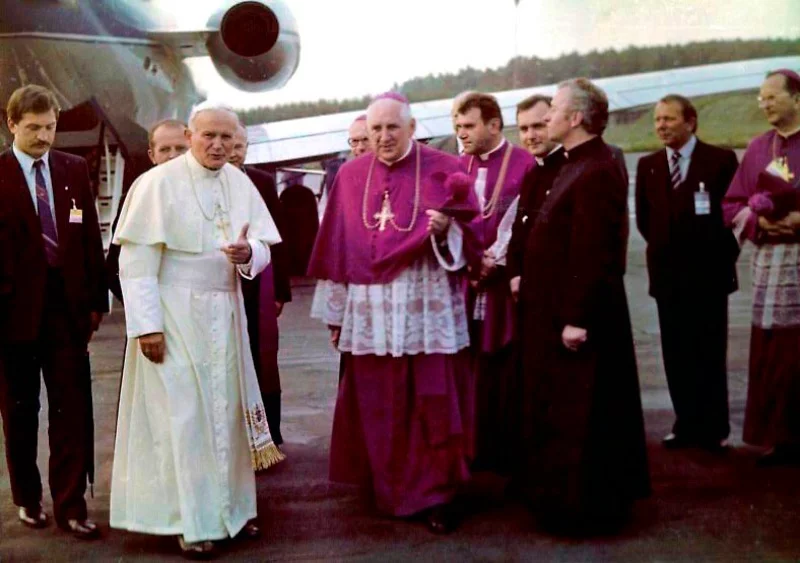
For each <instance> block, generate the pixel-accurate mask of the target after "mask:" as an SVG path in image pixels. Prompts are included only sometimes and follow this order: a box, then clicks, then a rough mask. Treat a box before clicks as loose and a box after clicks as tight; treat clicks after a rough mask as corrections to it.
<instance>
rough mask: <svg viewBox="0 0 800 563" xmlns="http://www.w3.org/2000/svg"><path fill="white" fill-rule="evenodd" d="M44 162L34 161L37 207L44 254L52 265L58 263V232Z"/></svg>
mask: <svg viewBox="0 0 800 563" xmlns="http://www.w3.org/2000/svg"><path fill="white" fill-rule="evenodd" d="M43 167H44V162H42V161H41V160H37V161H35V162H34V163H33V169H34V170H35V171H36V208H37V209H38V212H39V222H40V223H41V224H42V241H43V242H44V254H45V257H46V258H47V263H48V264H49V265H50V266H55V265H57V264H58V232H57V231H56V223H55V221H54V220H53V211H52V209H51V208H50V195H49V194H48V193H47V184H46V183H45V181H44V174H43V173H42V168H43Z"/></svg>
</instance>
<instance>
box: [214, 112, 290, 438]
mask: <svg viewBox="0 0 800 563" xmlns="http://www.w3.org/2000/svg"><path fill="white" fill-rule="evenodd" d="M246 155H247V129H245V128H244V127H243V126H240V127H239V129H238V131H237V134H236V139H235V142H234V144H233V152H232V153H231V156H230V158H229V159H228V160H229V162H230V163H231V164H233V165H234V166H238V167H239V168H241V169H242V170H243V171H244V172H245V173H246V174H247V176H248V177H249V178H250V180H251V181H252V182H253V184H255V186H256V189H258V193H260V194H261V197H262V198H263V199H264V203H266V204H267V209H269V213H270V215H272V219H273V220H274V221H275V226H276V227H278V232H279V233H280V234H281V238H283V239H284V240H286V239H285V232H286V229H285V227H284V220H283V212H282V211H281V201H280V199H279V198H278V190H277V187H276V186H275V180H273V179H272V176H270V175H269V174H268V173H267V172H264V171H263V170H259V169H257V168H253V167H252V166H245V165H244V160H245V157H246ZM270 250H271V253H272V262H271V263H270V265H269V266H267V269H266V270H264V271H263V272H262V273H261V274H259V275H258V276H257V277H256V278H254V279H253V280H246V279H242V295H243V296H244V309H245V314H246V315H247V332H248V335H249V336H250V349H251V351H252V353H253V362H254V363H255V367H256V375H258V384H259V386H260V387H261V398H262V400H263V401H264V409H265V410H266V413H267V424H268V425H269V433H270V434H271V435H272V439H273V441H274V442H275V444H276V445H278V446H280V445H281V444H282V443H283V436H282V435H281V379H280V373H279V372H278V317H280V315H281V312H282V311H283V306H284V305H285V304H286V303H288V302H289V301H291V300H292V288H291V281H290V279H289V259H288V255H287V253H286V247H285V245H284V244H283V243H279V244H276V245H273V246H271V247H270Z"/></svg>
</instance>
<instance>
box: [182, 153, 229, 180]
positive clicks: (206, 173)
mask: <svg viewBox="0 0 800 563" xmlns="http://www.w3.org/2000/svg"><path fill="white" fill-rule="evenodd" d="M184 156H185V157H186V162H187V163H188V164H189V169H190V170H191V172H192V174H197V175H199V176H200V177H201V178H216V177H217V176H219V175H220V173H221V172H222V169H223V168H225V165H224V164H223V165H222V166H221V167H220V168H218V169H217V170H211V169H210V168H206V167H205V166H203V165H202V164H200V162H198V160H197V159H196V158H195V157H194V155H193V154H192V151H186V152H185V153H184Z"/></svg>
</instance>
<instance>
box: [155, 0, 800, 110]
mask: <svg viewBox="0 0 800 563" xmlns="http://www.w3.org/2000/svg"><path fill="white" fill-rule="evenodd" d="M161 1H166V2H169V4H170V6H171V7H175V8H177V6H178V5H179V4H182V3H183V2H184V0H161ZM187 1H188V0H187ZM190 4H191V6H193V8H192V10H191V13H192V14H195V17H198V18H199V17H200V10H198V7H200V6H202V5H205V6H206V7H208V8H209V9H211V8H212V7H213V6H218V5H219V4H220V2H219V0H193V1H191V2H190ZM285 4H286V5H287V6H288V7H289V8H290V9H291V11H292V12H293V13H294V16H295V18H296V19H297V23H298V26H299V28H300V36H301V42H302V52H301V59H300V66H299V67H298V69H297V72H296V73H295V75H294V77H293V78H292V80H291V81H290V82H289V84H288V85H287V86H286V87H284V88H283V89H282V90H280V91H275V92H265V93H261V94H246V93H242V92H239V91H238V90H235V89H234V88H232V87H230V86H227V85H226V84H225V83H224V82H223V81H222V80H221V79H220V78H219V77H218V76H217V75H216V72H215V71H214V70H213V67H212V66H211V64H210V62H209V61H207V60H206V61H202V62H200V63H199V64H194V65H193V70H194V71H195V75H196V79H197V82H198V85H199V86H201V88H203V89H206V90H207V91H208V93H209V97H210V98H213V99H224V100H226V101H227V102H228V103H231V104H234V105H236V106H238V107H252V106H263V105H274V104H278V103H285V102H292V101H302V100H317V99H319V98H329V99H330V98H339V99H341V98H347V97H354V96H361V95H364V94H374V93H378V92H382V91H384V90H387V89H389V88H390V87H391V86H392V84H394V83H400V82H403V81H404V80H407V79H409V78H412V77H415V76H423V75H426V74H430V73H446V72H456V71H458V70H459V69H462V68H465V67H467V66H471V67H474V68H479V69H483V68H488V67H497V66H501V65H504V64H505V63H506V62H507V61H508V60H509V59H510V58H511V57H512V56H514V54H515V53H518V54H519V55H523V56H532V55H535V56H538V57H541V58H551V57H557V56H558V55H560V54H563V53H567V52H571V51H578V52H587V51H591V50H593V49H598V50H602V49H608V48H612V47H613V48H616V49H622V48H625V47H627V46H629V45H640V46H643V45H656V44H665V43H673V44H674V43H685V42H688V41H702V40H708V39H733V38H763V37H784V38H796V37H800V0H520V2H519V6H518V7H517V8H516V9H515V7H514V1H513V0H404V1H403V2H402V3H390V2H387V1H386V0H285ZM182 12H183V13H182V16H185V15H186V14H187V13H188V12H186V11H183V10H182ZM202 17H205V15H203V16H202ZM181 19H184V17H182V18H181ZM515 21H516V22H517V25H516V34H515ZM184 23H185V21H184Z"/></svg>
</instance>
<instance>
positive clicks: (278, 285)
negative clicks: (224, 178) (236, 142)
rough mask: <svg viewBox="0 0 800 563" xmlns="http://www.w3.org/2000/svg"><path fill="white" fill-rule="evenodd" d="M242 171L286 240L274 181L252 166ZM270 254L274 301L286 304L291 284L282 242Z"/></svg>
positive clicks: (285, 252)
mask: <svg viewBox="0 0 800 563" xmlns="http://www.w3.org/2000/svg"><path fill="white" fill-rule="evenodd" d="M244 171H245V172H246V173H247V175H248V176H249V177H250V180H251V181H252V182H253V184H255V186H256V189H257V190H258V193H260V194H261V197H262V198H263V199H264V203H266V204H267V209H269V214H270V215H272V220H273V221H275V226H276V227H277V228H278V233H280V235H281V238H282V239H283V240H284V241H285V240H286V226H285V224H284V217H283V210H282V209H281V200H280V199H279V198H278V189H277V187H276V186H275V180H273V179H272V176H270V175H269V174H268V173H266V172H264V171H263V170H259V169H258V168H253V167H252V166H245V169H244ZM270 251H271V254H272V277H273V279H274V280H275V300H276V301H279V302H281V303H288V302H289V301H291V300H292V284H291V280H290V277H289V256H288V254H287V249H286V244H285V243H284V242H282V243H279V244H276V245H274V246H271V247H270Z"/></svg>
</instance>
